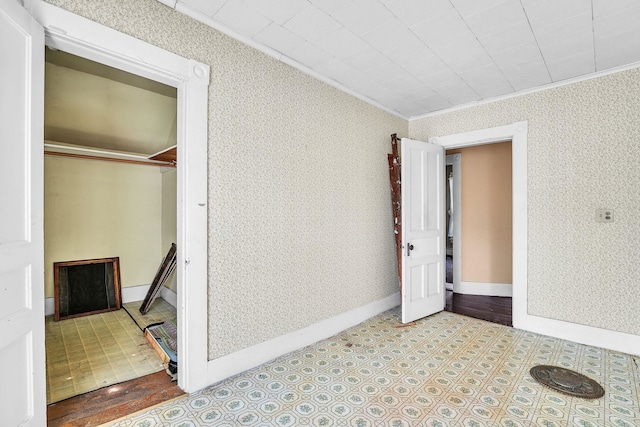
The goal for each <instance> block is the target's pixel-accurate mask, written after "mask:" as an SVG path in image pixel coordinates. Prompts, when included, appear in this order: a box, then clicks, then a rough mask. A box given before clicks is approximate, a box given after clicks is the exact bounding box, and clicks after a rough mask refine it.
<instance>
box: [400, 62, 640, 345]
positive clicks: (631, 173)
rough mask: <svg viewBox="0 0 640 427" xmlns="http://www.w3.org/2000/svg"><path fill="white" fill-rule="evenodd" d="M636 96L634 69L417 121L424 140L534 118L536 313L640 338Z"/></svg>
mask: <svg viewBox="0 0 640 427" xmlns="http://www.w3.org/2000/svg"><path fill="white" fill-rule="evenodd" d="M638 100H640V69H634V70H630V71H626V72H622V73H618V74H613V75H609V76H604V77H601V78H598V79H595V80H589V81H585V82H580V83H575V84H572V85H569V86H563V87H559V88H555V89H551V90H547V91H543V92H537V93H533V94H529V95H526V96H521V97H518V98H512V99H508V100H503V101H500V102H495V103H492V104H486V105H482V106H478V107H475V108H469V109H465V110H460V111H456V112H452V113H449V114H444V115H439V116H435V117H430V118H426V119H422V120H416V121H412V122H410V124H409V135H410V137H411V138H415V139H422V140H426V139H427V138H428V137H430V136H440V135H449V134H454V133H459V132H466V131H471V130H476V129H483V128H488V127H493V126H500V125H505V124H509V123H513V122H516V121H521V120H528V121H529V134H528V142H529V144H528V209H529V211H528V220H529V223H528V233H529V234H528V242H529V245H528V254H529V255H528V311H529V314H533V315H538V316H543V317H548V318H552V319H559V320H565V321H568V322H574V323H579V324H584V325H590V326H596V327H601V328H606V329H610V330H615V331H620V332H627V333H631V334H635V335H640V321H639V320H640V314H639V313H640V311H639V310H638V307H639V299H640V296H639V294H638V292H637V289H638V283H640V263H638V254H640V239H638V236H640V173H639V171H640V102H639V101H638ZM597 208H610V209H614V210H615V222H614V223H612V224H602V223H596V222H595V211H596V209H597Z"/></svg>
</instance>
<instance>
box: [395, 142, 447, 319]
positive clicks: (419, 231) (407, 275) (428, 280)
mask: <svg viewBox="0 0 640 427" xmlns="http://www.w3.org/2000/svg"><path fill="white" fill-rule="evenodd" d="M400 154H401V159H402V161H401V176H402V188H401V192H402V250H403V254H402V323H408V322H412V321H414V320H416V319H420V318H422V317H426V316H430V315H432V314H434V313H437V312H440V311H442V310H444V306H445V288H444V279H445V278H444V269H445V247H446V246H445V243H446V242H445V237H446V236H445V233H446V226H445V215H444V210H445V179H444V178H445V155H444V148H442V147H441V146H439V145H436V144H428V143H425V142H420V141H414V140H411V139H408V138H402V141H401V144H400Z"/></svg>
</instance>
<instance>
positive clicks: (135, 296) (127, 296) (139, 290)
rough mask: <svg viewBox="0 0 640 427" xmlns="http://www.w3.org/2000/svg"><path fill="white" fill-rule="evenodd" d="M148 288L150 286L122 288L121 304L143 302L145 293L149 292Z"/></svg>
mask: <svg viewBox="0 0 640 427" xmlns="http://www.w3.org/2000/svg"><path fill="white" fill-rule="evenodd" d="M149 286H151V285H150V284H149V285H138V286H127V287H126V288H122V303H123V304H124V303H125V302H133V301H142V300H144V297H146V296H147V292H149Z"/></svg>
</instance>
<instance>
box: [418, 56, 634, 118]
mask: <svg viewBox="0 0 640 427" xmlns="http://www.w3.org/2000/svg"><path fill="white" fill-rule="evenodd" d="M638 67H640V61H639V62H633V63H631V64H627V65H621V66H619V67H614V68H609V69H608V70H603V71H598V72H596V73H593V74H587V75H584V76H578V77H573V78H570V79H566V80H562V81H559V82H554V83H549V84H546V85H543V86H537V87H534V88H531V89H525V90H521V91H518V92H514V93H509V94H506V95H501V96H496V97H493V98H487V99H483V100H480V101H476V102H470V103H468V104H463V105H457V106H455V107H451V108H447V109H444V110H438V111H433V112H431V113H426V114H421V115H419V116H412V117H410V118H409V119H408V120H409V121H410V122H413V121H415V120H422V119H426V118H429V117H435V116H439V115H441V114H449V113H453V112H455V111H460V110H466V109H467V108H473V107H478V106H480V105H485V104H491V103H494V102H498V101H504V100H505V99H511V98H518V97H520V96H525V95H530V94H532V93H536V92H542V91H545V90H549V89H555V88H559V87H562V86H568V85H572V84H574V83H580V82H584V81H588V80H593V79H597V78H600V77H605V76H608V75H610V74H617V73H622V72H623V71H628V70H633V69H635V68H638Z"/></svg>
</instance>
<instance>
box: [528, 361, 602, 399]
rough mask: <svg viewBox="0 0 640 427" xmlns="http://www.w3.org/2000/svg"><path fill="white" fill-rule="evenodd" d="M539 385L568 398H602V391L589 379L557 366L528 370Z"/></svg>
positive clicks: (544, 366)
mask: <svg viewBox="0 0 640 427" xmlns="http://www.w3.org/2000/svg"><path fill="white" fill-rule="evenodd" d="M529 373H530V374H531V376H532V377H533V378H534V379H535V380H536V381H538V382H539V383H540V384H542V385H544V386H547V387H549V388H551V389H553V390H556V391H559V392H560V393H564V394H568V395H569V396H575V397H582V398H584V399H598V398H599V397H602V396H604V389H603V388H602V386H600V384H598V383H597V382H595V381H594V380H592V379H591V378H589V377H586V376H584V375H582V374H580V373H578V372H575V371H572V370H570V369H566V368H561V367H559V366H549V365H538V366H534V367H533V368H531V370H529Z"/></svg>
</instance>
